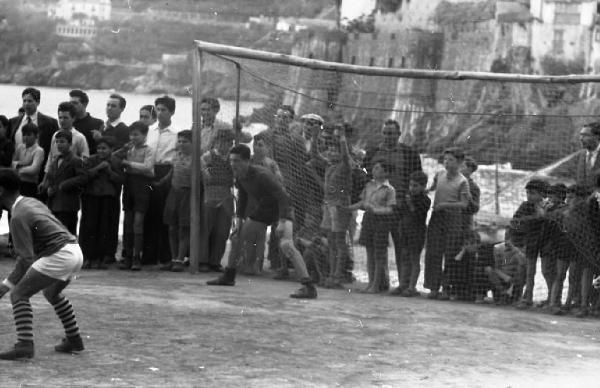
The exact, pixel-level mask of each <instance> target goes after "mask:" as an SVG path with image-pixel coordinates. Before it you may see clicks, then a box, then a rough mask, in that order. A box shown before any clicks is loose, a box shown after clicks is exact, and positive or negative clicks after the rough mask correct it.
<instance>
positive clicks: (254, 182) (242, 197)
mask: <svg viewBox="0 0 600 388" xmlns="http://www.w3.org/2000/svg"><path fill="white" fill-rule="evenodd" d="M236 186H237V187H238V190H239V204H238V208H237V215H238V217H249V218H250V219H253V220H255V221H258V222H262V223H265V224H268V225H270V224H272V223H274V222H276V221H277V220H279V219H282V218H283V219H288V220H293V216H292V209H291V207H290V200H289V197H288V195H287V194H286V192H285V189H284V188H283V185H282V184H281V183H280V182H279V180H278V179H277V178H276V177H275V175H274V174H273V173H272V172H271V171H269V170H267V169H266V168H263V167H258V166H249V167H248V173H247V174H246V176H245V177H244V178H238V179H237V180H236ZM249 199H252V200H253V201H254V203H256V207H255V209H253V210H252V211H250V212H248V213H247V212H246V210H247V205H248V201H249Z"/></svg>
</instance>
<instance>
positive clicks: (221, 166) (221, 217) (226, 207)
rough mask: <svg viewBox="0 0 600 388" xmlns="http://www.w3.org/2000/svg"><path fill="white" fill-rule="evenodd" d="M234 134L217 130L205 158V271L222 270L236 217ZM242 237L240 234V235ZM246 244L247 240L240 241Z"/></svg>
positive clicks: (203, 158)
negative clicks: (232, 162) (231, 157)
mask: <svg viewBox="0 0 600 388" xmlns="http://www.w3.org/2000/svg"><path fill="white" fill-rule="evenodd" d="M233 140H234V136H233V133H232V132H231V131H229V130H227V129H221V130H219V131H217V134H216V135H215V137H214V138H213V145H212V147H211V150H210V151H208V152H206V153H204V155H202V158H201V171H202V178H203V179H202V184H203V188H204V204H203V206H204V207H203V209H204V222H205V223H204V236H205V238H206V240H205V243H204V249H205V252H204V255H202V257H201V258H200V267H199V270H200V271H201V272H209V271H215V272H221V259H222V258H223V254H224V253H225V248H226V246H227V239H228V237H229V231H230V230H231V219H232V216H233V195H232V192H231V189H232V188H233V171H232V170H231V166H230V165H229V160H228V153H229V149H230V148H231V146H232V145H233ZM236 238H238V239H239V238H240V236H239V235H238V236H236ZM240 243H243V242H240Z"/></svg>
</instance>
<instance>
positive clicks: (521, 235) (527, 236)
mask: <svg viewBox="0 0 600 388" xmlns="http://www.w3.org/2000/svg"><path fill="white" fill-rule="evenodd" d="M525 190H526V191H527V200H526V201H525V202H523V203H522V204H521V205H520V206H519V208H518V209H517V211H516V212H515V214H514V215H513V218H512V220H511V224H510V227H509V230H508V233H509V235H508V236H509V239H510V240H511V241H513V242H514V244H515V245H516V246H517V247H518V248H521V249H522V250H524V251H525V257H526V258H527V272H526V282H525V291H524V293H523V297H522V299H521V302H519V307H521V308H524V307H528V306H532V305H533V287H534V281H535V271H536V266H537V258H538V255H539V253H540V236H541V233H542V225H543V219H542V217H543V216H544V215H545V210H544V208H543V204H542V202H543V200H544V198H545V197H546V193H547V191H548V183H546V181H544V180H542V179H537V178H533V179H531V180H530V181H529V182H527V184H526V185H525Z"/></svg>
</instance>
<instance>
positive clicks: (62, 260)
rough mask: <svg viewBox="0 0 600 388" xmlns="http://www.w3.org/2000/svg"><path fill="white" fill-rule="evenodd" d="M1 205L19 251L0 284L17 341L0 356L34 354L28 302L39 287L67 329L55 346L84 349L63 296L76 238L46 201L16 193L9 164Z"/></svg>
mask: <svg viewBox="0 0 600 388" xmlns="http://www.w3.org/2000/svg"><path fill="white" fill-rule="evenodd" d="M0 206H2V208H3V209H4V210H7V211H10V213H11V214H12V218H11V220H10V230H11V232H12V234H13V246H14V250H15V252H16V254H17V262H16V264H15V267H14V269H13V271H12V272H11V273H10V275H8V277H7V278H6V279H5V280H4V281H3V282H2V284H0V298H1V297H2V296H4V294H6V293H7V292H9V291H11V294H10V301H11V303H12V307H13V314H14V318H15V325H16V329H17V343H16V344H15V346H14V347H13V348H12V349H10V350H8V351H6V352H3V353H0V359H2V360H17V359H22V358H32V357H33V355H34V347H33V310H32V308H31V303H30V302H29V300H30V298H31V297H32V296H33V295H35V294H37V293H38V292H39V291H42V290H43V293H44V297H45V298H46V300H47V301H48V302H49V303H50V304H51V305H52V306H53V307H54V311H55V312H56V314H57V315H58V317H59V319H60V320H61V322H62V324H63V327H64V329H65V334H66V337H65V338H64V339H63V340H62V343H61V344H59V345H57V346H55V347H54V350H56V351H57V352H62V353H74V352H79V351H82V350H83V349H84V347H83V341H82V340H81V336H80V334H79V328H78V326H77V321H76V320H75V314H74V312H73V307H72V306H71V303H70V302H69V300H68V299H67V298H65V296H64V295H63V294H62V292H63V290H64V289H65V288H66V287H67V285H69V283H70V281H71V280H72V279H73V278H74V276H75V275H76V274H77V272H78V271H79V269H80V268H81V264H82V262H83V255H82V253H81V249H80V248H79V245H77V239H76V238H75V237H74V236H73V235H72V234H70V233H69V232H68V231H67V230H66V229H65V227H64V226H63V225H62V224H61V222H60V221H58V220H57V219H56V218H55V217H54V216H53V215H52V214H51V213H50V211H49V210H48V208H47V207H46V206H44V204H42V203H41V202H40V201H38V200H37V199H34V198H27V197H23V196H21V195H20V194H19V177H18V176H17V174H16V172H15V171H13V170H11V169H8V168H3V169H0Z"/></svg>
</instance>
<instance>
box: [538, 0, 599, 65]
mask: <svg viewBox="0 0 600 388" xmlns="http://www.w3.org/2000/svg"><path fill="white" fill-rule="evenodd" d="M597 3H598V2H597V1H596V0H531V5H530V11H531V15H532V16H533V25H532V34H531V35H532V38H531V39H532V41H531V54H532V56H533V58H534V59H535V60H536V65H538V66H539V61H538V60H539V59H540V58H542V57H544V56H545V55H551V56H553V57H555V58H563V59H568V60H573V59H576V58H580V57H582V58H584V60H585V61H586V63H589V55H590V48H591V42H592V38H593V37H592V31H593V26H594V22H595V20H596V17H597V15H598V4H597ZM538 66H536V67H538Z"/></svg>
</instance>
